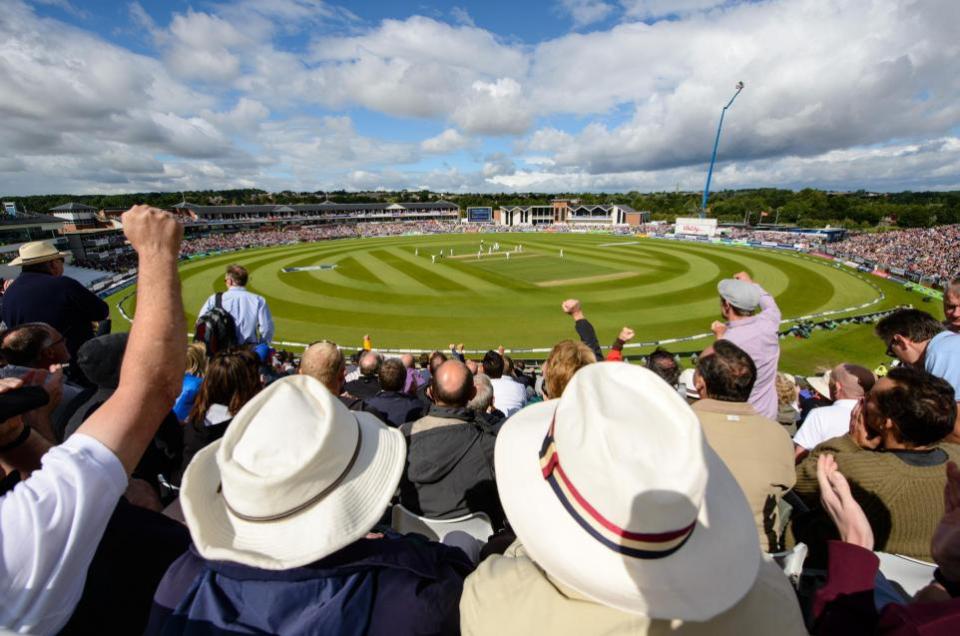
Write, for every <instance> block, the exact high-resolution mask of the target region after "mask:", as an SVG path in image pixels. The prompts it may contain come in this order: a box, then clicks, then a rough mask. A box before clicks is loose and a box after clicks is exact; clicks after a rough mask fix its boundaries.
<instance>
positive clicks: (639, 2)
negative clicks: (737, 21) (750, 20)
mask: <svg viewBox="0 0 960 636" xmlns="http://www.w3.org/2000/svg"><path fill="white" fill-rule="evenodd" d="M620 4H621V5H622V6H623V12H624V14H625V15H626V16H627V17H630V18H638V19H640V20H650V19H654V18H662V17H664V16H670V15H676V16H683V15H687V14H690V13H695V12H697V11H706V10H707V9H712V8H714V7H719V6H722V5H724V4H730V2H729V0H620Z"/></svg>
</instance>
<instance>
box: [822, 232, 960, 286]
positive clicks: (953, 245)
mask: <svg viewBox="0 0 960 636" xmlns="http://www.w3.org/2000/svg"><path fill="white" fill-rule="evenodd" d="M830 247H831V251H832V252H833V253H834V254H837V255H840V256H844V257H847V258H850V257H860V258H863V259H866V260H868V261H872V262H874V263H877V264H879V265H880V266H881V267H885V268H891V267H895V268H899V269H902V270H904V271H906V272H910V273H912V274H920V275H923V276H930V277H933V278H934V279H935V280H938V281H948V280H951V279H953V278H955V277H957V276H958V275H960V259H958V258H957V255H958V254H960V225H941V226H938V227H931V228H916V229H910V230H896V231H893V232H878V233H876V234H857V235H854V236H852V237H850V238H848V239H846V240H844V241H841V242H839V243H835V244H833V245H831V246H830Z"/></svg>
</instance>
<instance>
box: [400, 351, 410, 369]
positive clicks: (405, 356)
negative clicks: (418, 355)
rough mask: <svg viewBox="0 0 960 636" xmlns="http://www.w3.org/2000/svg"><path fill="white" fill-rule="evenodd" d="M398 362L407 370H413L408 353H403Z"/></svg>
mask: <svg viewBox="0 0 960 636" xmlns="http://www.w3.org/2000/svg"><path fill="white" fill-rule="evenodd" d="M400 362H402V363H403V366H404V367H406V368H407V369H412V368H413V356H412V355H410V354H409V353H405V354H403V355H402V356H400Z"/></svg>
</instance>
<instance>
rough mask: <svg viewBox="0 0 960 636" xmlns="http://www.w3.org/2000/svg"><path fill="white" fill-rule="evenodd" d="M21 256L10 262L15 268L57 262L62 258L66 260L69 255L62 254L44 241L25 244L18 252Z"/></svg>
mask: <svg viewBox="0 0 960 636" xmlns="http://www.w3.org/2000/svg"><path fill="white" fill-rule="evenodd" d="M18 253H19V256H17V257H16V258H15V259H13V260H12V261H10V264H11V265H13V266H17V265H20V266H23V265H37V264H39V263H46V262H47V261H55V260H57V259H60V258H66V257H67V253H66V252H61V251H60V250H58V249H57V248H55V247H54V246H53V245H50V244H49V243H46V242H44V241H32V242H30V243H24V244H23V245H21V246H20V249H19V250H18Z"/></svg>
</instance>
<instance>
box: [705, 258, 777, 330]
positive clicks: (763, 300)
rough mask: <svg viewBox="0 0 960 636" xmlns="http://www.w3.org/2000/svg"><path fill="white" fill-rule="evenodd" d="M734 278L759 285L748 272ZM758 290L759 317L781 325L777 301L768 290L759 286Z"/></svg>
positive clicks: (738, 274) (735, 275) (740, 273)
mask: <svg viewBox="0 0 960 636" xmlns="http://www.w3.org/2000/svg"><path fill="white" fill-rule="evenodd" d="M733 277H734V278H736V279H737V280H742V281H745V282H747V283H753V284H754V285H757V283H755V282H754V281H753V279H752V278H750V274H748V273H746V272H739V273H737V274H734V276H733ZM757 289H758V290H760V313H759V314H758V315H759V316H761V317H762V318H763V319H764V320H769V321H771V322H773V323H775V324H778V325H779V324H780V317H781V314H780V307H778V306H777V301H776V300H774V299H773V296H771V295H770V294H769V293H768V292H767V290H766V289H764V288H763V287H761V286H760V285H757ZM717 337H718V339H719V338H720V336H717Z"/></svg>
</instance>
